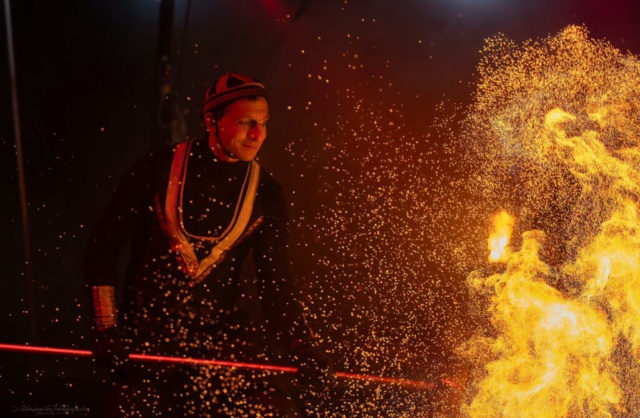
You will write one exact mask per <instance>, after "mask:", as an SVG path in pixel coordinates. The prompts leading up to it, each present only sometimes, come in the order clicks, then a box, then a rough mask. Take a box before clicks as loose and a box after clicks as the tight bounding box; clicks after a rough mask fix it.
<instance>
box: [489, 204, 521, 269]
mask: <svg viewBox="0 0 640 418" xmlns="http://www.w3.org/2000/svg"><path fill="white" fill-rule="evenodd" d="M492 223H493V231H494V232H493V233H492V234H491V236H489V240H488V241H487V243H488V246H489V251H490V253H489V262H492V263H496V262H502V261H507V260H508V259H509V255H510V251H509V248H508V247H507V245H509V240H510V239H511V234H512V233H513V224H514V219H513V217H512V216H511V215H509V214H508V213H507V212H505V211H502V212H500V213H498V214H496V215H495V216H494V217H493V219H492Z"/></svg>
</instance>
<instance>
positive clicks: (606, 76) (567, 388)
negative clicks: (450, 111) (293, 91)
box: [465, 26, 640, 417]
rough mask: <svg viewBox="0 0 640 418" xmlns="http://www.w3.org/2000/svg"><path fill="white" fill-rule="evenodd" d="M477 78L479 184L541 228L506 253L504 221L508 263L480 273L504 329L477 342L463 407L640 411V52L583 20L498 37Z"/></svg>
mask: <svg viewBox="0 0 640 418" xmlns="http://www.w3.org/2000/svg"><path fill="white" fill-rule="evenodd" d="M480 74H481V76H482V78H481V81H480V84H479V91H478V96H477V100H476V104H475V105H474V108H473V109H472V111H471V112H470V113H469V116H468V119H467V125H466V128H467V130H468V136H469V137H470V138H475V140H474V153H475V155H481V156H484V158H485V160H483V161H479V162H478V165H477V167H482V169H479V170H478V171H480V172H483V175H480V176H478V179H477V181H475V183H474V185H475V186H476V187H478V189H480V190H482V194H483V197H484V198H485V199H486V200H490V201H494V202H496V201H498V202H509V203H511V206H512V207H518V208H520V209H519V211H520V213H519V214H518V213H516V214H517V215H518V219H519V221H518V223H519V224H522V230H526V229H534V230H531V231H529V232H525V233H524V234H523V241H522V247H521V249H520V250H519V251H517V252H514V253H513V254H511V256H509V257H506V258H501V257H504V255H503V254H504V253H501V252H499V251H497V250H496V248H500V249H504V248H506V245H507V242H508V238H507V239H504V236H506V235H508V234H504V232H503V235H499V226H498V223H497V222H495V221H494V224H495V226H494V227H495V229H496V232H495V233H494V234H493V235H491V238H490V239H489V249H490V251H491V255H490V256H489V259H490V261H495V260H496V259H498V260H500V261H506V264H505V266H506V269H505V270H504V272H503V273H499V274H493V275H490V276H489V277H484V276H486V274H483V273H482V272H480V271H477V272H474V273H473V274H472V275H470V276H469V281H468V283H469V285H470V287H471V288H472V289H473V290H474V291H475V292H476V293H477V294H488V295H490V301H488V302H489V304H490V307H489V309H488V312H489V314H490V316H491V325H492V328H493V330H492V331H491V332H492V334H491V335H492V336H491V338H487V337H482V338H481V337H480V336H478V337H476V338H475V339H474V340H472V342H471V344H470V346H475V348H474V351H471V350H467V354H468V355H470V356H471V357H472V359H473V360H474V361H475V364H476V365H477V366H479V367H481V368H482V369H483V371H482V372H480V375H479V377H478V378H477V379H476V381H475V382H474V397H473V400H472V401H471V402H470V403H469V404H468V405H467V406H466V408H465V412H466V414H467V415H468V416H471V417H498V416H500V417H611V416H616V417H618V416H635V415H634V414H637V412H638V410H639V409H640V400H639V397H638V391H637V387H638V383H639V382H640V376H639V373H638V370H639V369H640V362H639V361H638V360H640V234H639V232H640V231H639V229H640V224H639V223H638V213H637V207H638V202H639V201H640V149H639V148H638V141H639V139H640V124H639V123H638V120H639V115H640V112H638V107H637V106H638V103H639V102H638V99H639V98H640V60H639V59H638V57H636V56H632V55H629V54H623V53H621V52H620V51H619V50H617V49H615V48H613V47H612V46H611V45H610V44H608V43H606V42H601V41H595V40H591V39H589V38H588V36H587V32H586V30H585V29H584V28H580V27H573V26H572V27H569V28H567V29H565V30H563V31H562V32H561V33H560V34H558V35H557V36H555V37H549V38H546V39H543V40H540V41H535V42H527V43H525V45H524V46H523V47H521V48H520V47H518V46H516V45H515V44H514V43H513V42H511V41H509V40H507V39H506V38H504V37H502V36H500V37H496V38H494V39H491V40H489V43H488V46H487V47H486V49H485V58H484V61H483V62H482V64H481V66H480ZM514 183H515V187H511V188H505V187H499V186H500V185H501V184H510V185H512V186H513V185H514ZM472 187H473V186H472ZM514 189H515V190H518V193H517V196H514V193H512V192H510V191H509V190H514ZM509 193H511V194H509ZM509 228H511V226H510V227H509ZM542 230H544V231H545V232H542ZM543 244H544V245H543ZM498 254H499V255H498ZM478 347H481V348H486V350H483V349H479V348H478ZM482 351H484V357H482V356H481V355H479V354H478V353H480V352H482ZM486 353H489V354H486ZM628 414H630V415H628Z"/></svg>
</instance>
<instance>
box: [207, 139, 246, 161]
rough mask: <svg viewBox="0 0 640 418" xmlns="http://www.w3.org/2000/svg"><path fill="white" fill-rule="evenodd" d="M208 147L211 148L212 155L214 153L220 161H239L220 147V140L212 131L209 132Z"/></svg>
mask: <svg viewBox="0 0 640 418" xmlns="http://www.w3.org/2000/svg"><path fill="white" fill-rule="evenodd" d="M209 148H211V151H212V152H213V155H215V156H216V158H217V159H218V160H220V161H222V162H225V163H237V162H238V161H240V160H239V159H237V158H232V157H229V155H227V153H226V152H225V151H224V150H223V149H222V145H221V142H220V140H219V139H218V137H217V136H216V135H215V134H213V133H210V134H209Z"/></svg>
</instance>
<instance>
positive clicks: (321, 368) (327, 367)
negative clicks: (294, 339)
mask: <svg viewBox="0 0 640 418" xmlns="http://www.w3.org/2000/svg"><path fill="white" fill-rule="evenodd" d="M294 358H295V360H296V364H297V365H298V374H297V377H298V381H299V382H300V383H302V384H303V385H305V386H309V387H311V388H313V389H315V390H323V389H326V388H328V387H330V386H331V385H332V384H333V379H334V374H333V359H332V358H331V357H330V356H329V355H328V354H327V353H325V352H324V351H323V350H321V349H320V348H318V347H313V346H310V345H309V346H304V347H301V348H299V349H298V350H297V351H296V352H295V354H294Z"/></svg>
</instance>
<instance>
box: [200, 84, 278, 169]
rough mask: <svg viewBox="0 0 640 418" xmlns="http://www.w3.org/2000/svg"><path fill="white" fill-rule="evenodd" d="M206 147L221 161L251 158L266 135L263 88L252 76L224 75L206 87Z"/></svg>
mask: <svg viewBox="0 0 640 418" xmlns="http://www.w3.org/2000/svg"><path fill="white" fill-rule="evenodd" d="M203 113H204V121H205V125H206V126H207V129H208V130H209V146H210V147H211V149H212V150H213V152H214V154H215V155H216V156H217V157H218V158H220V159H221V160H223V161H228V162H231V161H237V160H241V161H251V160H253V159H254V158H255V157H256V154H257V153H258V150H259V149H260V147H261V146H262V143H263V142H264V140H265V138H266V137H267V127H266V124H267V121H268V120H269V105H268V103H267V90H266V89H265V88H264V86H263V85H262V84H260V83H259V82H258V81H257V80H255V79H254V78H252V77H249V76H246V75H242V74H231V73H228V74H225V75H223V76H222V77H220V78H219V79H218V80H217V81H216V82H214V83H213V85H212V86H211V87H210V88H209V89H208V90H207V94H206V97H205V101H204V111H203Z"/></svg>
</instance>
